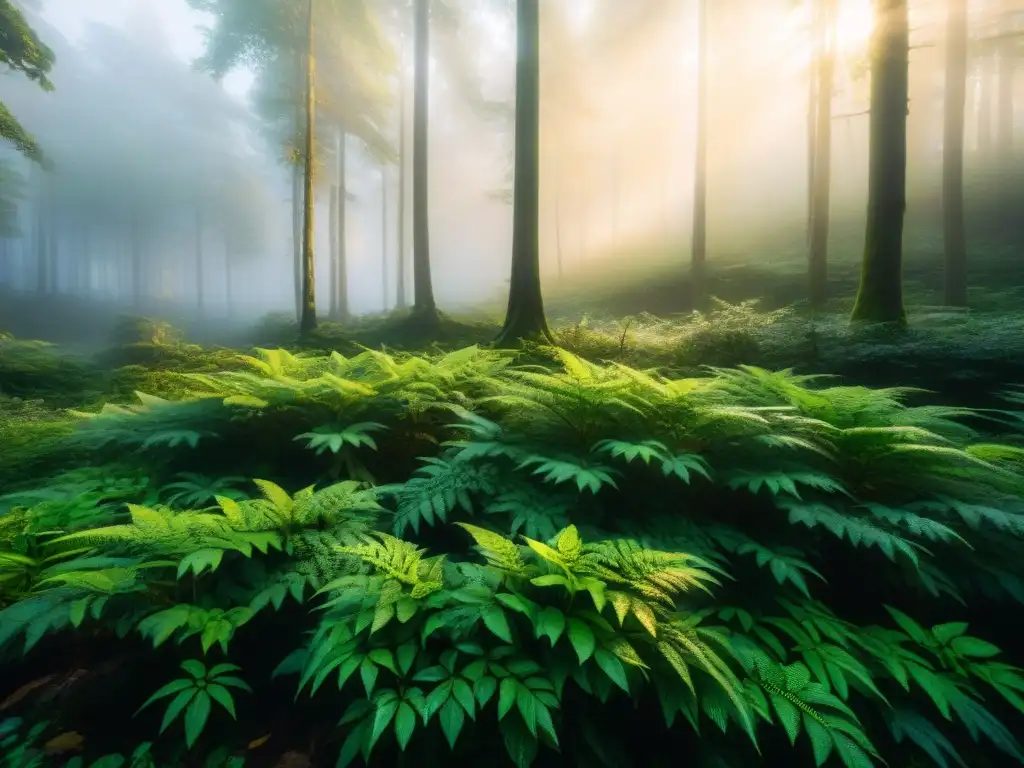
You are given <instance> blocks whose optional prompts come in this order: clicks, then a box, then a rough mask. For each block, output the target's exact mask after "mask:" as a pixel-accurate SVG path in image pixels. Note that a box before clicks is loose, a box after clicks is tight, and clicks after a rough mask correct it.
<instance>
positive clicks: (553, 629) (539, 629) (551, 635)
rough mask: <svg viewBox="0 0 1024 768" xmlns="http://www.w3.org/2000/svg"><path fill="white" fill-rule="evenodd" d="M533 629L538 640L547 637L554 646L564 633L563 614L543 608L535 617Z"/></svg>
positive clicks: (554, 609)
mask: <svg viewBox="0 0 1024 768" xmlns="http://www.w3.org/2000/svg"><path fill="white" fill-rule="evenodd" d="M534 628H535V630H536V633H537V637H538V638H539V637H547V638H548V639H550V640H551V645H552V646H554V644H555V643H557V642H558V638H560V637H561V636H562V633H563V632H564V631H565V614H564V613H562V612H561V611H560V610H558V609H557V608H551V607H547V608H544V609H542V610H541V612H540V613H539V614H538V615H537V620H536V623H535V624H534Z"/></svg>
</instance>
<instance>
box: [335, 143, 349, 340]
mask: <svg viewBox="0 0 1024 768" xmlns="http://www.w3.org/2000/svg"><path fill="white" fill-rule="evenodd" d="M337 141H338V151H337V154H338V207H337V213H336V219H337V225H336V226H337V228H338V240H337V263H336V266H335V273H334V278H335V283H334V285H333V286H332V289H331V290H333V291H334V295H335V296H336V297H337V302H338V308H337V313H336V315H335V318H334V319H335V320H337V321H338V322H339V323H347V322H348V321H349V320H350V319H351V317H352V313H351V311H350V309H349V303H348V236H347V232H348V223H347V221H346V219H347V209H348V184H347V181H346V180H347V178H348V136H347V134H346V133H345V129H344V128H339V129H338V138H337Z"/></svg>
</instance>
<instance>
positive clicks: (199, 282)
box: [196, 205, 206, 317]
mask: <svg viewBox="0 0 1024 768" xmlns="http://www.w3.org/2000/svg"><path fill="white" fill-rule="evenodd" d="M203 226H204V222H203V206H202V205H196V309H198V310H199V317H202V316H203V313H204V311H205V305H206V302H205V297H204V296H203V290H204V288H205V286H204V284H203Z"/></svg>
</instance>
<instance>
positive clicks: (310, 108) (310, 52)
mask: <svg viewBox="0 0 1024 768" xmlns="http://www.w3.org/2000/svg"><path fill="white" fill-rule="evenodd" d="M313 30H314V28H313V0H309V7H308V18H307V38H306V146H305V147H303V149H304V150H305V163H304V168H303V176H304V178H303V195H302V206H303V207H302V266H303V284H302V313H301V314H300V316H299V330H300V332H302V333H308V332H309V331H312V330H313V329H314V328H316V261H315V260H314V250H313V239H314V233H315V231H316V230H315V228H314V223H315V221H314V212H315V209H316V199H315V197H314V189H315V187H314V185H313V181H314V179H313V174H314V172H315V163H314V161H313V158H314V155H315V145H314V144H313V141H314V138H315V136H314V130H313V125H314V121H315V119H316V91H315V88H316V58H315V56H316V52H315V51H314V49H313Z"/></svg>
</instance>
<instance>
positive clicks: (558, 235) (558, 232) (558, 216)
mask: <svg viewBox="0 0 1024 768" xmlns="http://www.w3.org/2000/svg"><path fill="white" fill-rule="evenodd" d="M558 194H559V193H558V192H556V193H555V257H556V258H557V259H558V279H559V280H561V279H562V278H563V277H564V275H565V266H564V265H563V263H562V207H561V199H560V198H559V197H558Z"/></svg>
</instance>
